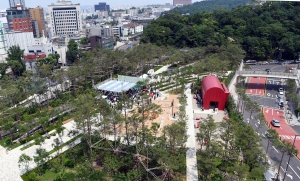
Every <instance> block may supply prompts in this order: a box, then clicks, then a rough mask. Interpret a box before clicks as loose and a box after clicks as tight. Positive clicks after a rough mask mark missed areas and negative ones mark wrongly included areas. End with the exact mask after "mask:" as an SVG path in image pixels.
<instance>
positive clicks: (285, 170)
mask: <svg viewBox="0 0 300 181" xmlns="http://www.w3.org/2000/svg"><path fill="white" fill-rule="evenodd" d="M297 136H300V135H295V137H294V142H293V146H292V151H293V149H294V146H295V142H296V138H297ZM291 157H292V153H290V157H289V161H288V163H287V165H286V168H285V172H284V176H283V181H284V179H285V176H286V172H287V169H288V167H289V165H290V160H291Z"/></svg>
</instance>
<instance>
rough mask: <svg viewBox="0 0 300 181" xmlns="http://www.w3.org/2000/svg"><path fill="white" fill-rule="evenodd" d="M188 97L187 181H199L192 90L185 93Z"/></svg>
mask: <svg viewBox="0 0 300 181" xmlns="http://www.w3.org/2000/svg"><path fill="white" fill-rule="evenodd" d="M185 95H187V106H186V108H185V110H186V114H187V116H188V120H187V135H188V139H187V142H186V147H187V148H188V151H187V152H186V180H187V181H198V169H197V157H196V140H195V138H196V135H195V128H194V120H193V104H192V100H193V96H192V94H191V89H187V90H186V91H185Z"/></svg>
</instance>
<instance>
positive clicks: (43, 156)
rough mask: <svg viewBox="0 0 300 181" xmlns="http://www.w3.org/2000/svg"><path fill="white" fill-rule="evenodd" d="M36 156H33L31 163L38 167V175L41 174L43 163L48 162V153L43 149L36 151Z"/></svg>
mask: <svg viewBox="0 0 300 181" xmlns="http://www.w3.org/2000/svg"><path fill="white" fill-rule="evenodd" d="M36 154H37V156H33V161H34V162H35V163H36V164H37V165H38V167H37V168H38V171H39V174H40V175H41V174H42V169H43V168H44V167H45V163H47V162H48V160H49V159H50V158H49V153H48V152H47V151H46V150H45V149H44V148H38V149H36Z"/></svg>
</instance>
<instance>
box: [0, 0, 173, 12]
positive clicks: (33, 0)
mask: <svg viewBox="0 0 300 181" xmlns="http://www.w3.org/2000/svg"><path fill="white" fill-rule="evenodd" d="M56 2H57V1H56V0H44V1H37V0H25V5H26V7H30V8H34V7H36V6H42V7H47V6H48V5H50V4H51V3H56ZM99 2H106V3H107V4H109V5H110V7H115V6H123V5H126V6H127V5H130V6H131V5H132V6H141V5H149V4H165V3H171V4H172V3H173V0H163V1H161V0H152V1H150V2H149V1H141V0H127V1H124V0H109V1H103V0H88V2H87V1H83V0H72V3H73V4H77V3H80V5H83V6H84V5H95V4H98V3H99ZM7 8H9V3H8V0H1V3H0V10H3V9H7Z"/></svg>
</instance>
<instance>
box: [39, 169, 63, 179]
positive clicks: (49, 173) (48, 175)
mask: <svg viewBox="0 0 300 181" xmlns="http://www.w3.org/2000/svg"><path fill="white" fill-rule="evenodd" d="M58 174H59V173H55V172H52V171H49V170H47V171H46V173H45V174H44V175H43V177H42V178H41V181H48V180H52V179H54V178H56V177H57V176H58Z"/></svg>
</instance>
